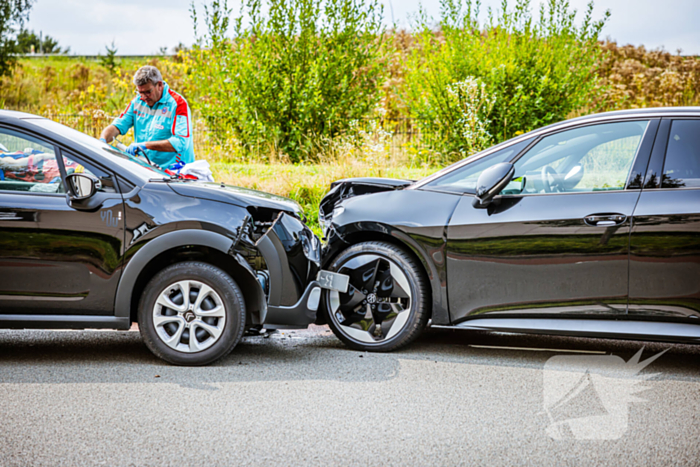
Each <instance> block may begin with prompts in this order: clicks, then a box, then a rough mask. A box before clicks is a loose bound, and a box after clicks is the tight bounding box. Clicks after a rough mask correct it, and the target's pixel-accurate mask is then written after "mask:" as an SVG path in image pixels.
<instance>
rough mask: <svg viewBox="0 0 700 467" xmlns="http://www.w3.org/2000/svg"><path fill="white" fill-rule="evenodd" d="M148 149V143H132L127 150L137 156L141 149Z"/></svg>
mask: <svg viewBox="0 0 700 467" xmlns="http://www.w3.org/2000/svg"><path fill="white" fill-rule="evenodd" d="M145 150H146V143H131V144H130V145H129V147H128V148H126V152H127V153H128V154H131V155H132V156H135V155H136V153H137V152H139V151H144V152H145Z"/></svg>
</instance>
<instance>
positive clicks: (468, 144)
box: [403, 0, 609, 161]
mask: <svg viewBox="0 0 700 467" xmlns="http://www.w3.org/2000/svg"><path fill="white" fill-rule="evenodd" d="M529 6H530V0H516V4H515V7H514V9H513V10H510V9H509V7H508V1H507V0H503V1H502V2H501V8H500V10H499V11H498V12H497V13H496V14H495V15H494V14H493V12H492V11H491V10H490V9H489V15H488V18H489V19H488V22H487V23H485V24H483V25H482V24H480V23H479V19H478V15H479V7H480V2H479V1H478V0H477V1H476V2H474V1H473V0H465V1H464V4H462V1H461V0H441V7H442V8H441V11H442V18H441V20H440V22H439V28H438V30H437V31H435V30H434V29H433V28H432V25H431V23H430V20H429V19H428V18H427V17H426V16H425V14H424V13H422V14H421V15H420V16H419V21H418V31H417V32H416V35H415V41H416V43H415V44H414V45H413V47H412V49H411V50H410V51H409V53H408V54H407V64H406V72H405V73H406V75H405V85H404V86H405V87H404V91H403V96H404V99H405V101H406V103H407V106H408V108H409V110H410V112H411V114H412V115H413V116H414V117H416V118H417V119H418V124H419V125H420V126H421V129H422V130H423V131H425V132H426V133H429V134H436V135H437V137H436V138H435V141H433V142H432V143H433V144H432V145H433V147H434V148H435V149H436V150H437V151H438V152H440V153H441V154H442V156H443V158H444V159H446V160H448V161H449V160H456V159H459V158H462V157H464V156H465V155H468V154H470V153H472V152H474V151H476V150H478V149H481V148H483V147H485V146H488V145H489V144H490V143H491V142H500V141H503V140H506V139H508V138H510V137H512V136H514V135H517V134H520V133H523V132H527V131H530V130H532V129H535V128H538V127H541V126H543V125H547V124H550V123H554V122H557V121H560V120H563V119H565V118H566V117H567V115H568V114H569V113H570V112H571V111H573V110H575V109H577V108H579V107H582V106H583V105H584V104H586V103H587V102H588V100H589V99H590V97H591V93H592V92H593V90H594V89H596V83H597V75H596V73H595V66H596V64H597V63H598V60H599V58H600V56H601V51H600V48H599V46H598V42H597V41H598V36H599V34H600V30H601V28H602V27H603V25H604V22H605V20H606V19H607V17H608V16H609V13H606V15H605V17H604V19H602V20H600V21H593V20H592V17H591V15H592V10H593V2H591V3H590V4H589V5H588V10H587V12H586V14H585V16H584V18H583V22H582V24H581V26H580V27H577V26H576V25H575V24H574V19H575V16H576V10H570V8H569V2H568V1H567V0H548V2H547V3H546V5H543V6H542V7H541V8H540V14H539V19H538V21H535V20H534V19H533V16H532V14H531V13H530V11H529ZM458 83H472V84H470V85H469V86H471V87H472V88H473V89H474V90H476V89H477V87H478V89H479V90H478V92H476V93H474V92H472V96H471V97H470V98H469V99H468V100H467V101H462V100H461V98H460V99H455V97H454V90H455V88H456V87H460V86H462V85H461V84H458ZM474 83H476V84H474ZM475 86H476V87H475ZM470 92H471V91H470ZM467 114H469V115H471V116H470V117H469V118H468V120H469V121H470V122H471V123H470V124H469V125H471V126H472V127H474V128H479V129H480V130H479V131H477V132H476V133H474V132H469V131H467V132H465V131H464V130H463V124H462V123H460V122H463V121H464V119H465V115H467Z"/></svg>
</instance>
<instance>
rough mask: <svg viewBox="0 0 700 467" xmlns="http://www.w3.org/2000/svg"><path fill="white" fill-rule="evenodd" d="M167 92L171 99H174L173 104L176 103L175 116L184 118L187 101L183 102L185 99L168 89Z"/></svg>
mask: <svg viewBox="0 0 700 467" xmlns="http://www.w3.org/2000/svg"><path fill="white" fill-rule="evenodd" d="M168 92H169V93H170V95H171V96H172V98H173V99H175V102H177V109H176V110H175V115H184V116H185V117H186V116H187V101H185V98H184V97H182V96H181V95H180V94H178V93H176V92H175V91H173V90H172V89H168Z"/></svg>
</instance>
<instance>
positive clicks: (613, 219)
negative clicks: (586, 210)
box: [583, 214, 627, 227]
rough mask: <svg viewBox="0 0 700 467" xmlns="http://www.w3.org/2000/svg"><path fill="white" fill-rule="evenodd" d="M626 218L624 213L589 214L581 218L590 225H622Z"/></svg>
mask: <svg viewBox="0 0 700 467" xmlns="http://www.w3.org/2000/svg"><path fill="white" fill-rule="evenodd" d="M626 220H627V216H625V215H624V214H591V215H590V216H586V217H584V218H583V221H584V222H585V223H586V224H587V225H590V226H592V227H610V226H613V225H622V224H624V223H625V221H626Z"/></svg>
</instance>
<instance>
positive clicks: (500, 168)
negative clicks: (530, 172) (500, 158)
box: [472, 162, 515, 208]
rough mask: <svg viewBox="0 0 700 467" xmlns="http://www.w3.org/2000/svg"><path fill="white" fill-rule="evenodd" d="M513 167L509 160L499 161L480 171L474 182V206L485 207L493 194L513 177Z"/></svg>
mask: <svg viewBox="0 0 700 467" xmlns="http://www.w3.org/2000/svg"><path fill="white" fill-rule="evenodd" d="M513 174H515V167H514V166H513V164H511V163H510V162H500V163H498V164H496V165H493V166H491V167H489V168H488V169H486V170H484V171H483V172H481V175H479V179H478V180H477V182H476V198H475V199H474V202H473V203H472V204H473V206H474V207H475V208H485V207H486V206H488V205H489V204H491V200H492V199H493V197H494V196H496V195H497V194H498V193H500V192H501V190H502V189H503V188H505V186H506V185H508V183H509V182H510V181H511V180H512V179H513Z"/></svg>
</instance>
